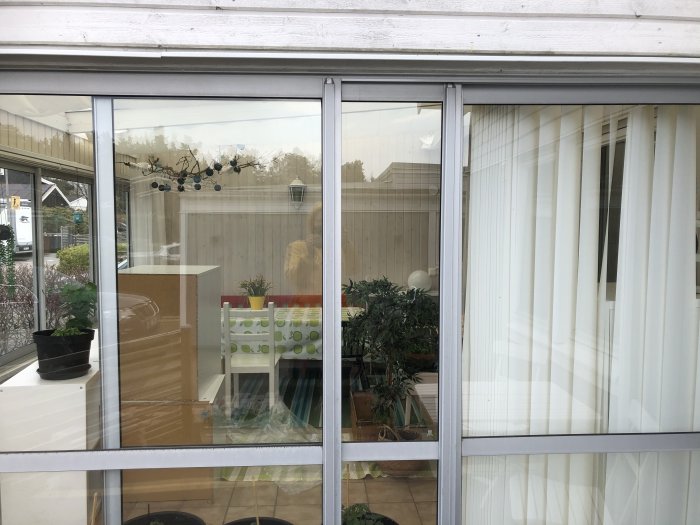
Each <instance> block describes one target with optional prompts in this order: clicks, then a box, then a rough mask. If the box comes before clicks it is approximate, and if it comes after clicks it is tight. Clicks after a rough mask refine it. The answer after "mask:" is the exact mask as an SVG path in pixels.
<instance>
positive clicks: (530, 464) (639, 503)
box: [462, 452, 700, 525]
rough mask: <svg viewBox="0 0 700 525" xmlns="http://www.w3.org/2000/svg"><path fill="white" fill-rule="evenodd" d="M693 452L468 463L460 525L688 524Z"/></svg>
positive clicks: (694, 512)
mask: <svg viewBox="0 0 700 525" xmlns="http://www.w3.org/2000/svg"><path fill="white" fill-rule="evenodd" d="M698 459H700V456H698V453H697V452H644V453H634V454H571V455H566V454H553V455H540V456H498V457H469V458H464V460H463V463H462V474H463V478H462V480H463V482H462V492H463V499H462V523H483V524H485V525H504V524H506V523H522V524H533V523H543V522H545V521H546V522H547V523H599V524H601V525H620V524H623V523H625V524H627V523H629V524H636V523H675V524H688V525H690V524H692V523H698V521H699V520H700V506H698V505H697V502H696V500H697V497H696V494H697V486H698V483H699V482H700V478H699V477H698V469H697V465H698V463H697V462H698Z"/></svg>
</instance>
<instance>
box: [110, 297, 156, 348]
mask: <svg viewBox="0 0 700 525" xmlns="http://www.w3.org/2000/svg"><path fill="white" fill-rule="evenodd" d="M118 301H119V332H120V333H121V335H122V337H124V338H126V339H127V340H129V339H133V338H134V337H143V334H144V333H148V334H151V333H153V332H155V331H156V329H157V328H158V326H159V325H160V308H158V305H157V304H156V303H155V302H154V301H152V300H151V299H149V298H148V297H145V296H143V295H134V294H128V293H120V294H118ZM130 336H131V337H130Z"/></svg>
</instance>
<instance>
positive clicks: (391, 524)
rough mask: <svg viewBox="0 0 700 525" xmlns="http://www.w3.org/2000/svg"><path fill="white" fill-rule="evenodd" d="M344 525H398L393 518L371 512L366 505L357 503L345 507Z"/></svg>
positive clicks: (343, 513) (343, 514)
mask: <svg viewBox="0 0 700 525" xmlns="http://www.w3.org/2000/svg"><path fill="white" fill-rule="evenodd" d="M342 525H397V523H396V522H395V521H394V520H392V519H391V518H387V517H386V516H383V515H382V514H376V513H374V512H372V511H371V510H369V506H368V505H367V504H365V503H356V504H354V505H350V506H349V507H343V512H342Z"/></svg>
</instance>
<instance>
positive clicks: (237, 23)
mask: <svg viewBox="0 0 700 525" xmlns="http://www.w3.org/2000/svg"><path fill="white" fill-rule="evenodd" d="M164 3H165V2H160V1H144V2H135V1H131V2H126V1H111V2H75V1H74V2H69V3H62V2H61V3H59V2H49V3H46V2H42V4H47V5H42V6H40V5H38V4H39V2H26V3H22V2H13V3H12V5H9V6H5V7H0V19H1V20H3V24H2V26H3V31H2V34H0V50H1V49H2V46H6V47H8V48H9V47H16V46H27V45H31V46H37V45H38V46H46V47H47V48H51V49H55V48H59V49H60V48H64V47H66V46H71V47H75V46H79V47H86V48H102V47H109V48H119V49H122V48H125V47H126V48H132V49H141V50H143V49H147V50H173V49H180V50H182V49H212V50H251V49H260V50H283V51H289V50H298V51H318V50H323V51H373V52H416V53H423V52H425V53H435V52H443V53H459V54H474V53H524V54H599V55H654V56H700V38H698V37H697V35H698V31H697V29H698V19H699V18H700V5H699V4H698V2H693V1H692V0H669V1H668V2H658V1H657V2H652V1H641V0H639V1H636V2H635V1H627V2H625V1H615V0H606V1H601V2H584V1H583V0H578V1H575V2H570V3H569V2H561V3H557V2H554V1H545V0H541V1H539V2H533V3H527V4H529V5H528V6H525V5H524V4H526V3H524V2H523V3H522V4H521V3H520V2H517V3H516V2H513V1H507V2H503V3H502V5H501V6H500V7H493V6H492V5H491V4H490V3H489V2H486V1H478V2H476V3H472V4H469V5H467V4H464V5H461V4H462V3H460V2H457V1H456V0H454V1H440V2H435V5H433V3H432V2H428V0H422V1H417V2H408V3H401V5H400V7H401V9H400V10H399V9H397V7H399V6H398V3H396V2H394V3H390V2H380V3H378V4H377V3H371V2H369V0H365V1H363V2H359V3H352V2H349V1H340V0H335V1H332V0H329V1H326V2H324V3H323V4H322V5H321V6H320V7H319V6H318V5H314V6H313V9H309V8H308V6H304V2H302V1H301V0H295V1H288V2H286V3H284V4H282V5H278V4H275V3H273V2H272V1H271V0H270V1H264V0H258V1H253V0H249V1H247V2H246V1H244V2H242V3H241V2H236V3H235V9H232V7H234V2H224V1H217V2H214V1H201V2H194V1H184V0H180V1H179V2H175V3H172V2H169V4H171V5H170V6H168V8H165V7H164V6H163V4H164ZM23 4H25V5H23ZM392 4H395V5H393V6H392ZM560 4H561V5H560ZM589 4H594V5H589ZM40 49H42V48H38V50H40Z"/></svg>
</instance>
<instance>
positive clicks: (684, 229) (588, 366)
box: [463, 106, 700, 524]
mask: <svg viewBox="0 0 700 525" xmlns="http://www.w3.org/2000/svg"><path fill="white" fill-rule="evenodd" d="M618 128H619V131H618ZM697 128H698V118H697V110H696V108H692V107H674V106H663V107H653V106H635V107H612V106H611V107H601V106H587V107H582V106H547V107H535V106H526V107H505V106H500V107H474V108H473V110H472V118H471V166H470V168H471V173H470V188H469V191H470V203H469V225H468V239H469V247H468V263H467V264H468V268H467V276H468V278H467V282H468V283H469V284H468V286H469V287H468V289H467V300H466V306H465V316H468V328H467V329H465V339H464V356H465V357H464V373H463V377H464V381H465V383H464V392H465V402H464V404H463V411H464V414H463V416H464V420H463V422H464V429H463V430H464V435H466V436H477V435H514V434H569V433H595V432H606V431H607V432H673V431H688V430H698V426H699V425H698V423H700V416H699V411H698V407H697V405H698V403H697V402H695V399H696V398H697V397H698V390H700V386H699V385H698V384H697V383H698V370H699V367H700V363H698V360H697V354H698V308H697V306H696V294H695V280H696V276H695V272H696V263H695V258H696V256H695V243H694V242H693V240H694V238H695V217H696V177H697V165H696V163H697V151H698V146H697V144H698V140H699V139H698V134H697ZM605 134H607V137H606V136H605ZM606 139H607V142H608V145H609V148H608V151H609V167H608V173H607V176H608V184H609V186H608V190H614V188H613V187H612V185H611V181H612V178H613V163H614V156H615V148H616V145H617V143H618V140H620V139H624V142H625V157H624V168H623V170H622V195H621V209H620V212H621V213H620V217H621V218H620V224H619V230H620V234H619V245H618V246H608V242H609V236H608V228H609V227H610V225H609V224H607V222H609V221H606V222H605V223H603V224H605V225H606V227H607V228H604V229H601V228H600V226H601V223H600V220H601V209H600V206H601V198H600V197H601V195H600V187H601V186H600V185H601V179H600V177H601V171H602V170H603V169H604V168H602V167H601V151H602V148H603V145H604V144H605V142H606ZM601 234H602V235H604V243H603V246H604V249H603V254H602V260H603V264H602V267H601V268H600V275H599V266H598V261H599V253H598V252H599V246H600V244H599V242H600V239H599V237H600V236H601ZM611 250H612V251H611ZM609 252H610V253H611V254H612V255H613V256H615V253H617V275H616V279H615V278H613V279H611V281H616V282H614V283H613V284H612V286H610V287H608V286H607V281H608V276H607V267H606V260H607V257H608V253H609ZM608 288H610V290H608ZM609 294H610V296H609ZM611 299H613V300H614V302H613V303H612V304H610V303H609V301H610V300H611ZM610 341H612V343H610ZM465 465H466V466H465V483H464V491H465V506H466V510H465V519H466V522H474V523H487V524H488V523H494V524H501V523H529V522H533V523H534V522H537V523H593V522H596V521H597V522H601V521H602V522H604V523H645V522H649V523H662V522H667V523H688V524H689V523H695V522H698V521H699V520H700V515H698V510H697V507H699V506H698V505H697V504H695V503H694V501H693V498H689V495H690V494H692V492H689V491H690V489H691V488H692V487H698V486H700V460H698V458H695V457H693V458H692V461H691V454H690V453H680V454H666V455H661V454H643V455H642V454H636V455H634V454H633V455H630V454H618V455H613V454H611V455H609V456H608V457H607V461H600V456H594V455H583V454H582V455H575V456H564V455H552V456H547V457H545V456H540V457H509V458H503V459H502V460H501V459H493V458H467V460H466V461H465ZM661 502H666V503H664V504H661ZM668 502H672V505H673V510H668ZM603 508H604V511H602V510H601V509H603Z"/></svg>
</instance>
